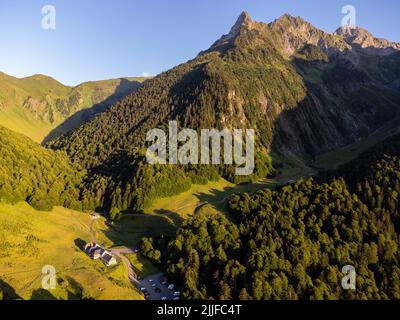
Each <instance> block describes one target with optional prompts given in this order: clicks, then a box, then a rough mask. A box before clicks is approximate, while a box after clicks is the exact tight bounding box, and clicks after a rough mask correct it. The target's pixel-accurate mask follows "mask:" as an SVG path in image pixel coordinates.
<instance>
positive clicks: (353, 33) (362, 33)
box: [334, 27, 400, 56]
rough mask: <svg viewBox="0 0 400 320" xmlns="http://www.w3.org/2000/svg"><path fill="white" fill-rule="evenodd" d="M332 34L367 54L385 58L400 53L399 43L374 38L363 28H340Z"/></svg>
mask: <svg viewBox="0 0 400 320" xmlns="http://www.w3.org/2000/svg"><path fill="white" fill-rule="evenodd" d="M334 34H335V35H338V36H340V37H342V38H343V39H345V41H346V42H347V43H348V44H350V45H351V46H359V47H360V48H362V49H364V50H365V51H366V52H368V53H369V54H375V55H379V56H386V55H390V54H393V53H396V52H399V51H400V44H399V43H396V42H390V41H388V40H386V39H379V38H376V37H374V36H373V35H372V34H371V33H370V32H368V31H367V30H365V29H363V28H359V27H356V28H352V27H341V28H339V29H338V30H336V31H335V33H334Z"/></svg>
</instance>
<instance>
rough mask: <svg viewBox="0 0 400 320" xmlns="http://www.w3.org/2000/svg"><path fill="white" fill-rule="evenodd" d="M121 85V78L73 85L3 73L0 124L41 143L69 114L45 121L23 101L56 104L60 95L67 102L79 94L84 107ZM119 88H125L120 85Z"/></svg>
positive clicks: (100, 100)
mask: <svg viewBox="0 0 400 320" xmlns="http://www.w3.org/2000/svg"><path fill="white" fill-rule="evenodd" d="M125 79H126V80H129V81H136V82H143V81H144V80H146V78H143V77H131V78H125ZM120 84H121V79H111V80H102V81H91V82H85V83H82V84H80V85H78V86H76V87H69V86H65V85H63V84H61V83H60V82H58V81H56V80H54V79H53V78H50V77H47V76H43V75H34V76H30V77H26V78H15V77H12V76H9V75H6V74H4V73H1V72H0V125H2V126H4V127H6V128H9V129H11V130H13V131H16V132H19V133H22V134H24V135H26V136H28V137H30V138H31V139H33V140H34V141H36V142H39V143H40V142H42V141H43V139H44V138H45V137H46V136H47V134H48V133H49V132H50V131H51V130H52V129H54V128H56V127H57V126H58V125H59V124H61V123H62V122H63V121H64V120H65V119H66V117H65V116H64V117H62V116H60V115H56V118H55V122H54V123H50V122H48V121H46V120H42V119H41V118H40V117H39V116H38V115H34V114H32V113H31V112H29V111H28V110H26V109H24V108H23V103H24V101H25V100H26V99H27V98H28V97H33V98H35V99H37V100H40V101H42V100H45V99H46V97H47V98H48V99H49V100H50V101H52V103H55V101H56V99H57V98H60V99H63V100H66V101H67V100H68V99H69V98H70V97H71V96H74V95H75V94H77V93H79V95H80V96H81V97H82V100H83V101H82V103H81V104H79V106H78V110H83V109H87V108H90V107H91V106H93V105H94V104H97V103H100V102H102V101H103V100H105V98H107V97H109V96H111V95H112V94H114V93H115V90H116V88H119V86H120ZM125 89H126V88H125ZM119 90H123V89H122V88H119ZM78 110H76V111H78ZM67 118H68V116H67Z"/></svg>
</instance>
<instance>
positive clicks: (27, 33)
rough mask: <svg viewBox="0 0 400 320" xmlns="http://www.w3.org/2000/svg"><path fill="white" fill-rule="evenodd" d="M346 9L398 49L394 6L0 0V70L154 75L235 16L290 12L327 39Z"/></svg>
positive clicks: (399, 9)
mask: <svg viewBox="0 0 400 320" xmlns="http://www.w3.org/2000/svg"><path fill="white" fill-rule="evenodd" d="M47 4H50V5H54V6H55V8H56V10H57V28H56V30H55V31H45V30H43V29H42V27H41V20H42V14H41V9H42V7H43V6H44V5H47ZM347 4H351V5H353V6H355V7H356V9H357V24H358V25H359V26H361V27H364V28H366V29H368V30H370V31H371V32H373V33H374V34H375V35H376V36H379V37H384V38H387V39H389V40H392V41H397V42H400V34H399V30H400V19H399V16H398V15H399V13H400V1H398V0H379V1H375V0H345V1H341V0H329V1H326V0H323V1H322V0H319V1H317V0H279V1H278V0H97V1H94V0H81V1H78V0H63V1H61V0H45V1H42V0H0V71H3V72H6V73H8V74H11V75H14V76H18V77H22V76H27V75H31V74H35V73H41V74H46V75H50V76H52V77H54V78H56V79H58V80H59V81H61V82H63V83H65V84H70V85H72V84H77V83H80V82H83V81H87V80H99V79H107V78H116V77H122V76H136V75H141V74H145V73H147V74H152V75H155V74H158V73H159V72H161V71H164V70H167V69H169V68H170V67H172V66H174V65H177V64H179V63H182V62H185V61H187V60H189V59H191V58H193V57H195V56H196V55H197V53H198V52H199V51H201V50H204V49H206V48H208V47H209V46H210V45H211V44H212V43H213V42H214V41H215V40H217V39H218V38H219V37H220V36H221V35H222V34H225V33H227V32H228V31H229V29H230V27H231V26H232V25H233V23H234V22H235V20H236V18H237V17H238V15H239V14H240V13H241V12H242V11H243V10H247V11H248V12H249V14H250V15H251V17H252V18H253V20H256V21H264V22H270V21H272V20H274V19H275V18H277V17H279V16H280V15H282V14H284V13H290V14H292V15H295V16H297V15H298V16H302V17H303V18H304V19H306V20H307V21H309V22H311V23H312V24H313V25H315V26H316V27H318V28H321V29H323V30H325V31H329V32H332V31H334V30H335V29H336V28H338V27H339V26H340V23H341V19H342V17H343V15H342V13H341V8H342V7H343V6H344V5H347Z"/></svg>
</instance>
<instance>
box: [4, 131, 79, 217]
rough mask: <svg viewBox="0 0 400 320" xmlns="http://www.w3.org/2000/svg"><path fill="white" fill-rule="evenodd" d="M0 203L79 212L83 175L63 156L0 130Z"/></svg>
mask: <svg viewBox="0 0 400 320" xmlns="http://www.w3.org/2000/svg"><path fill="white" fill-rule="evenodd" d="M0 154H1V157H0V202H7V203H17V202H20V201H26V202H28V203H29V204H30V205H31V206H33V207H34V208H36V209H39V210H50V209H52V208H53V206H64V207H67V208H73V209H77V210H82V204H81V202H80V186H81V183H82V181H83V180H82V179H83V176H84V171H83V170H81V169H80V168H79V167H78V166H75V165H73V164H72V163H71V161H70V160H69V159H68V157H67V155H66V154H65V153H63V152H54V151H52V150H47V149H45V148H43V147H41V146H40V145H38V144H36V143H35V142H33V141H32V140H30V139H29V138H27V137H25V136H23V135H21V134H17V133H14V132H12V131H10V130H8V129H6V128H3V127H1V126H0Z"/></svg>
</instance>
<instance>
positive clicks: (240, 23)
mask: <svg viewBox="0 0 400 320" xmlns="http://www.w3.org/2000/svg"><path fill="white" fill-rule="evenodd" d="M252 26H253V20H252V19H251V17H250V15H249V14H248V13H247V11H243V12H242V13H241V14H240V16H239V18H238V19H237V20H236V23H235V24H234V25H233V27H232V28H231V30H230V31H229V33H228V34H227V35H226V36H225V38H231V39H232V38H235V37H237V36H238V35H239V33H240V31H241V30H242V29H243V28H249V29H251V28H252Z"/></svg>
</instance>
